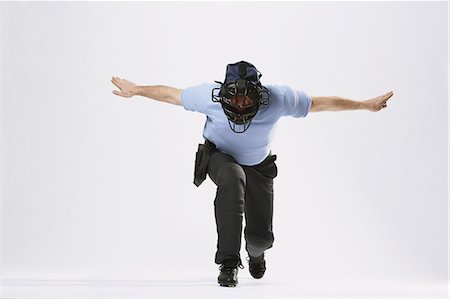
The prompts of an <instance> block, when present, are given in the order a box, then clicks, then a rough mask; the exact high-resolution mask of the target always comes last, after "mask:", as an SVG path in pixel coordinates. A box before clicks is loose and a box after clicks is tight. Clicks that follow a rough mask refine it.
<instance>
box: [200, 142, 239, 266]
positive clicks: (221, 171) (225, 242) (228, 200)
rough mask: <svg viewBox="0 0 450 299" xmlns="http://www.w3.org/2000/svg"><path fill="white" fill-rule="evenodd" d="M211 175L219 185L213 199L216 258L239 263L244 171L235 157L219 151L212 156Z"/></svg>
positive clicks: (220, 260) (209, 168) (218, 260)
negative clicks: (215, 227) (216, 237)
mask: <svg viewBox="0 0 450 299" xmlns="http://www.w3.org/2000/svg"><path fill="white" fill-rule="evenodd" d="M208 175H209V176H210V178H211V179H212V181H213V182H214V183H215V184H216V185H217V193H216V198H215V200H214V212H215V217H216V226H217V235H218V240H217V252H216V256H215V262H216V263H217V264H222V263H223V262H225V261H226V263H231V264H232V263H236V264H237V263H240V262H241V259H240V254H239V252H240V249H241V237H242V219H243V213H244V195H245V185H246V176H245V172H244V170H243V168H242V166H241V165H239V164H238V163H237V162H236V161H235V160H234V159H233V157H231V156H230V155H227V154H224V153H221V152H219V151H216V152H215V153H214V154H213V155H212V156H211V160H210V162H209V166H208Z"/></svg>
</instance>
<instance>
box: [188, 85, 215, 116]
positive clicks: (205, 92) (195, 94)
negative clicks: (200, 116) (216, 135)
mask: <svg viewBox="0 0 450 299" xmlns="http://www.w3.org/2000/svg"><path fill="white" fill-rule="evenodd" d="M214 87H215V86H214V84H210V83H203V84H200V85H196V86H191V87H188V88H186V89H184V90H183V91H182V93H181V105H183V107H184V109H186V110H189V111H196V112H200V113H205V114H206V111H207V109H208V108H209V107H210V106H211V104H212V99H211V92H212V89H213V88H214Z"/></svg>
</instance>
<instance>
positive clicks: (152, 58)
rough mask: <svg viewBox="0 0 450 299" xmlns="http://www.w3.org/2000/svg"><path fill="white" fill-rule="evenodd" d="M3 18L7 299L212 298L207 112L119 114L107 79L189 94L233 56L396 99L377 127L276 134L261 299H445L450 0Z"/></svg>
mask: <svg viewBox="0 0 450 299" xmlns="http://www.w3.org/2000/svg"><path fill="white" fill-rule="evenodd" d="M1 19H2V120H1V121H2V123H1V124H2V128H1V132H2V147H1V150H2V165H1V171H2V173H1V174H2V198H1V203H2V211H1V216H2V217H1V221H2V231H1V234H2V239H1V241H2V242H1V250H2V251H1V256H2V264H1V270H2V280H3V282H4V286H3V294H4V295H5V296H6V295H10V296H19V295H23V293H21V290H23V289H22V288H18V287H13V286H9V285H8V282H10V283H11V284H14V281H15V282H17V281H33V280H37V281H41V280H42V281H43V280H47V279H48V280H66V281H108V280H109V281H119V282H120V281H144V282H145V281H147V282H148V285H147V286H150V289H149V290H150V291H149V293H148V294H147V295H149V296H152V295H154V294H155V292H152V291H151V286H152V282H154V281H155V280H156V279H160V280H161V279H163V278H164V279H166V280H164V279H163V280H162V281H163V283H162V284H160V285H159V286H160V287H161V285H162V286H164V283H165V282H166V283H167V282H170V286H171V288H172V287H173V288H175V290H177V288H176V287H177V286H180V285H183V283H184V282H185V281H188V282H189V281H190V282H191V283H192V287H193V288H180V289H179V292H177V291H175V293H174V294H177V295H179V296H182V295H186V294H190V293H189V292H193V291H192V290H194V289H195V290H196V292H201V288H202V287H204V286H203V285H202V284H201V283H199V284H196V281H197V282H198V281H204V282H205V283H204V284H205V285H207V286H214V289H211V290H213V291H211V292H212V293H209V296H214V295H215V294H216V293H214V292H219V290H217V289H220V288H218V287H216V285H217V284H216V281H215V280H216V276H217V274H218V271H217V266H216V265H215V264H214V253H215V247H216V231H215V222H214V213H213V199H214V195H215V186H214V184H213V183H212V182H211V181H209V180H208V181H206V182H205V183H204V184H203V185H202V186H201V187H200V188H199V189H197V188H195V186H194V185H193V183H192V174H193V166H194V164H193V163H194V155H195V151H196V148H197V144H198V143H199V142H201V141H202V128H203V122H204V116H203V115H201V114H198V113H192V112H188V111H185V110H184V109H183V108H181V107H177V106H172V105H168V104H163V103H159V102H155V101H152V100H149V99H146V98H141V97H134V98H131V99H124V98H120V97H118V96H115V95H113V94H112V90H113V89H114V88H115V87H114V86H113V84H112V83H111V82H110V80H111V77H112V76H119V77H121V78H126V79H128V80H131V81H133V82H135V83H137V84H140V85H158V84H163V85H169V86H174V87H178V88H185V87H188V86H191V85H196V84H200V83H203V82H212V81H213V80H223V79H224V74H225V66H226V65H227V64H228V63H233V62H236V61H239V60H247V61H249V62H251V63H253V64H255V65H256V67H257V68H258V69H259V70H260V71H261V72H262V74H263V77H262V82H263V84H264V83H267V84H285V85H289V86H291V87H293V88H297V89H301V90H304V91H306V92H307V93H309V94H310V95H316V96H317V95H335V96H341V97H347V98H351V99H354V100H365V99H369V98H371V97H375V96H378V95H381V94H384V93H385V92H387V91H390V90H392V91H394V96H393V97H392V98H391V100H390V101H389V102H388V108H387V109H385V110H383V111H381V112H378V113H372V112H368V111H350V112H322V113H311V114H309V115H308V116H307V117H306V118H304V119H292V118H286V119H283V120H282V121H281V122H280V125H279V127H278V130H277V135H276V137H275V140H274V144H273V147H272V150H273V152H274V153H275V154H277V155H278V162H277V163H278V167H279V176H278V177H277V178H276V181H275V214H274V232H275V244H274V248H273V249H271V250H270V251H268V252H267V260H268V262H267V265H268V272H267V275H266V277H265V278H264V280H262V281H261V282H258V283H260V284H262V285H272V286H273V285H274V286H276V287H272V288H268V289H267V291H266V292H265V293H264V294H265V295H266V296H270V295H273V294H276V292H277V291H275V289H276V288H277V289H278V292H280V290H281V289H282V288H280V287H279V285H277V283H278V282H286V281H292V285H291V292H290V293H286V295H290V296H300V295H302V294H304V293H302V290H301V289H296V288H294V287H293V285H298V284H302V282H304V281H307V280H309V281H316V282H317V281H320V280H323V281H337V280H343V281H344V280H346V281H349V286H351V285H356V287H357V285H358V283H357V281H361V280H364V281H366V286H367V288H366V287H360V289H359V291H360V292H359V293H358V295H359V296H370V295H373V294H374V292H375V291H374V290H375V289H379V288H377V287H375V285H374V284H373V283H380V281H385V282H386V283H388V284H392V285H393V287H392V288H391V289H390V290H391V291H392V290H395V285H396V284H398V285H400V284H406V285H416V286H417V285H420V284H422V285H427V286H428V285H430V286H431V285H434V286H438V287H434V288H432V287H430V288H426V287H425V288H424V289H423V293H420V294H422V295H423V294H425V295H434V296H446V294H447V269H448V268H447V267H448V253H447V251H448V198H447V195H448V193H447V192H448V188H447V183H448V172H447V167H448V155H447V150H448V122H447V121H448V89H447V88H448V87H447V82H448V36H447V35H448V23H447V22H448V4H447V2H431V3H425V2H317V3H312V2H285V3H273V2H264V3H259V2H247V3H245V2H229V3H220V2H216V3H208V2H197V3H190V2H182V3H177V2H171V3H157V2H148V3H144V2H135V3H124V2H115V3H108V2H97V3H93V2H92V3H87V2H66V3H64V2H59V3H58V2H47V3H45V2H42V3H31V2H3V3H2V15H1ZM242 256H243V258H244V257H245V256H246V253H245V252H244V251H242ZM183 273H186V275H185V276H184V274H183ZM240 273H241V274H240V275H241V277H242V279H241V284H240V286H241V292H243V290H245V288H244V287H242V285H244V286H245V284H246V283H247V285H249V284H251V283H253V281H251V280H245V279H246V277H249V275H248V271H247V269H245V270H241V272H240ZM202 277H203V278H204V279H203V278H202ZM202 279H203V280H202ZM177 281H178V283H177ZM371 283H372V284H371ZM254 285H255V288H256V286H257V285H258V284H257V283H255V284H254ZM319 285H320V284H318V286H319ZM328 286H329V285H328ZM286 289H289V287H286ZM216 290H217V291H216ZM303 290H304V289H303ZM237 291H239V290H237ZM247 291H248V290H247ZM42 292H44V291H42ZM220 292H223V290H220ZM248 292H250V291H248ZM271 292H272V293H271ZM351 292H352V291H351V288H350V287H349V288H348V289H346V290H345V289H344V290H341V292H340V293H339V292H338V291H333V290H331V289H329V287H328V288H327V284H322V285H320V287H317V288H313V289H311V290H310V293H308V294H309V295H311V296H317V295H323V294H326V295H336V294H339V295H353V293H351ZM427 292H429V293H427ZM38 293H39V292H36V293H33V292H31V293H27V295H36V294H38ZM39 294H41V295H42V294H44V295H45V296H50V295H49V294H47V293H45V292H44V293H39ZM52 294H56V293H52ZM61 294H62V293H61ZM90 294H91V295H92V294H93V293H90ZM130 294H131V293H130ZM133 294H135V295H136V296H138V295H139V294H141V293H139V292H135V293H133ZM158 294H160V295H167V294H168V293H164V291H161V292H160V293H158ZM192 294H193V293H192ZM235 294H247V295H250V294H253V295H254V294H256V293H251V292H250V293H235ZM377 294H378V293H377ZM380 294H381V293H380ZM418 294H419V293H417V292H413V291H411V289H408V288H405V290H404V292H403V291H401V290H400V291H399V290H397V291H396V293H395V292H391V293H390V292H386V293H383V295H391V296H392V295H400V296H406V295H415V296H417V295H418ZM96 295H99V296H100V295H105V294H104V293H101V292H100V293H99V294H97V293H96ZM172 295H173V294H172Z"/></svg>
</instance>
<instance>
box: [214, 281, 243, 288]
mask: <svg viewBox="0 0 450 299" xmlns="http://www.w3.org/2000/svg"><path fill="white" fill-rule="evenodd" d="M218 283H219V285H220V286H221V287H230V288H234V287H235V286H236V285H237V284H238V283H237V282H236V283H226V282H220V281H218Z"/></svg>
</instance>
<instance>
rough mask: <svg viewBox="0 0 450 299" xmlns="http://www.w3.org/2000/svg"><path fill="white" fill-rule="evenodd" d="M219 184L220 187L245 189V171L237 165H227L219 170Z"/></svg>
mask: <svg viewBox="0 0 450 299" xmlns="http://www.w3.org/2000/svg"><path fill="white" fill-rule="evenodd" d="M217 182H218V185H219V186H225V185H235V186H236V187H239V186H242V187H245V184H246V177H245V172H244V169H242V167H241V166H240V165H239V164H237V163H226V164H224V165H223V166H222V167H221V168H220V170H219V173H218V178H217Z"/></svg>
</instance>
